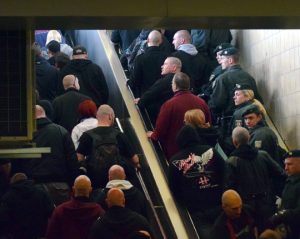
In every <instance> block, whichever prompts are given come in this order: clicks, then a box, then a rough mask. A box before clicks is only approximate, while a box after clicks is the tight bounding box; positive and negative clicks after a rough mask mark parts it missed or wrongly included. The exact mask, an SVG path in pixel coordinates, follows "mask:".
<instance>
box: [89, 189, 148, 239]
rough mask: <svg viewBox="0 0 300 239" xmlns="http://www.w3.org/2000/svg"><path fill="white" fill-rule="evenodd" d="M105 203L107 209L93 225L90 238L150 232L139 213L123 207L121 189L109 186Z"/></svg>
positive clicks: (121, 236)
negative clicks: (142, 231)
mask: <svg viewBox="0 0 300 239" xmlns="http://www.w3.org/2000/svg"><path fill="white" fill-rule="evenodd" d="M106 203H107V206H108V210H107V211H106V213H105V214H104V216H103V217H101V218H99V219H98V220H97V221H96V222H95V224H94V225H93V227H92V229H91V233H90V237H89V238H90V239H97V238H115V237H117V236H118V238H119V237H120V238H126V236H128V235H130V234H131V233H133V232H135V231H140V230H145V231H148V232H150V234H151V229H150V225H149V223H148V222H147V220H146V219H145V218H144V217H143V216H142V215H140V214H138V213H136V212H133V211H131V210H130V209H128V208H126V207H125V203H126V201H125V196H124V193H123V192H122V190H120V189H118V188H111V189H110V190H109V191H108V192H107V198H106Z"/></svg>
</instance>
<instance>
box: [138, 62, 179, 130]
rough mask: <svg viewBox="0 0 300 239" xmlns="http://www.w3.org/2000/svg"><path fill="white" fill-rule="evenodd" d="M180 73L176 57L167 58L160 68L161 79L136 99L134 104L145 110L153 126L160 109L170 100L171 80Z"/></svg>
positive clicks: (171, 93) (171, 92) (171, 94)
mask: <svg viewBox="0 0 300 239" xmlns="http://www.w3.org/2000/svg"><path fill="white" fill-rule="evenodd" d="M180 71H181V61H180V60H179V59H178V58H176V57H168V58H167V59H166V60H165V62H164V64H163V65H162V66H161V75H162V76H163V78H161V79H158V80H157V81H156V82H155V83H154V85H152V86H151V87H150V88H149V89H148V90H147V91H146V92H144V94H142V96H141V98H136V99H135V100H134V102H135V103H136V104H137V105H138V106H139V107H140V108H141V109H143V108H146V109H147V111H148V114H149V117H150V120H151V122H152V123H153V125H155V122H156V118H157V115H158V113H159V110H160V107H161V106H162V104H163V103H165V102H166V101H167V100H169V99H170V98H172V96H173V95H174V92H173V91H172V87H171V85H172V79H173V77H174V75H175V73H178V72H180Z"/></svg>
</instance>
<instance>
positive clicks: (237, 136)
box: [232, 126, 250, 148]
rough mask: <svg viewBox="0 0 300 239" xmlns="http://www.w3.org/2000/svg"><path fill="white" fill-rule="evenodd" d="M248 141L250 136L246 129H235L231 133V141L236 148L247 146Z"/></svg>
mask: <svg viewBox="0 0 300 239" xmlns="http://www.w3.org/2000/svg"><path fill="white" fill-rule="evenodd" d="M249 139H250V134H249V132H248V130H247V129H246V128H243V127H240V126H238V127H235V128H234V130H233V131H232V141H233V144H234V146H235V147H236V148H238V147H239V146H240V145H245V144H248V142H249Z"/></svg>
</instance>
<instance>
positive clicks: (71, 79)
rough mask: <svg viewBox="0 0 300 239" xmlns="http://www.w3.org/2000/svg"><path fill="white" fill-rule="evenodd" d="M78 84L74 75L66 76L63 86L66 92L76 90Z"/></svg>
mask: <svg viewBox="0 0 300 239" xmlns="http://www.w3.org/2000/svg"><path fill="white" fill-rule="evenodd" d="M76 83H77V84H78V79H77V77H76V76H74V75H66V76H65V77H64V78H63V86H64V89H65V90H66V89H69V88H76V86H75V85H76Z"/></svg>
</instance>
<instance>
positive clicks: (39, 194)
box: [0, 173, 54, 239]
mask: <svg viewBox="0 0 300 239" xmlns="http://www.w3.org/2000/svg"><path fill="white" fill-rule="evenodd" d="M53 209H54V204H53V202H52V200H51V199H50V197H49V195H47V194H46V193H45V192H44V191H42V190H40V189H38V188H36V187H35V186H34V184H33V181H30V180H28V179H27V176H26V175H25V174H23V173H17V174H15V175H14V176H13V177H12V179H11V187H10V189H9V190H8V192H7V193H6V194H5V195H4V196H3V197H2V198H1V203H0V225H1V226H0V230H1V232H0V235H1V234H3V233H5V232H6V233H7V235H11V236H12V237H7V238H23V239H32V238H39V237H44V235H45V232H46V227H47V221H48V217H50V215H51V213H52V210H53ZM1 238H2V237H1ZM5 238H6V237H5Z"/></svg>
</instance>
